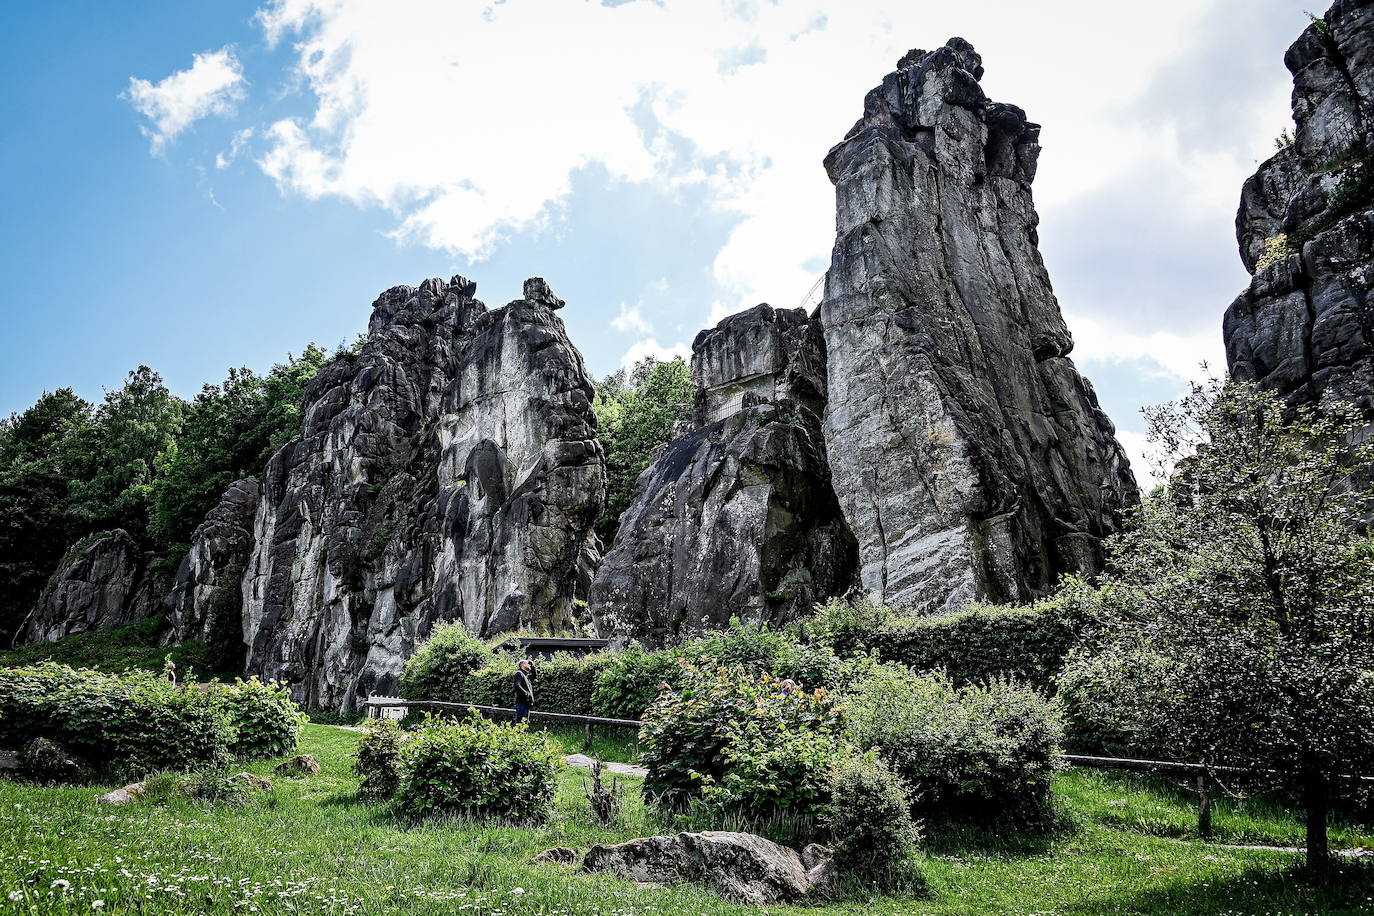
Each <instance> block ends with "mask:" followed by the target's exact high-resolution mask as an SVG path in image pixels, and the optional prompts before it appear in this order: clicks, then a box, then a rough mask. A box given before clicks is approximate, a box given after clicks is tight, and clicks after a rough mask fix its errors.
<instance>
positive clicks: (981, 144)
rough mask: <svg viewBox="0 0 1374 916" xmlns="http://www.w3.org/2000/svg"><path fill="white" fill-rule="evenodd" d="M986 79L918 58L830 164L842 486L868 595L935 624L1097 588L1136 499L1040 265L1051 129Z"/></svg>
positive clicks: (828, 425) (962, 50)
mask: <svg viewBox="0 0 1374 916" xmlns="http://www.w3.org/2000/svg"><path fill="white" fill-rule="evenodd" d="M982 73H983V67H982V60H981V58H980V57H979V55H978V54H977V53H976V52H975V51H974V49H973V47H972V46H971V45H970V44H969V43H968V42H966V41H964V40H962V39H959V38H955V39H951V40H950V41H949V42H948V43H947V44H946V45H945V46H944V47H941V48H937V49H936V50H935V51H933V52H926V51H912V52H910V53H908V54H907V55H906V56H905V57H903V58H902V59H901V61H899V62H898V67H897V69H896V71H894V72H893V73H891V74H889V75H888V76H887V77H886V78H884V80H883V82H882V85H880V86H878V87H877V88H876V89H874V90H872V91H871V92H870V93H869V94H868V96H867V98H866V99H865V101H864V113H863V117H862V118H861V119H860V120H859V121H858V123H857V124H855V125H854V127H853V128H852V129H851V130H850V131H849V133H848V135H846V137H845V139H844V140H843V142H841V143H840V144H839V145H838V146H836V147H835V148H834V149H832V150H831V151H830V153H829V155H828V156H827V157H826V160H825V166H826V170H827V172H828V173H829V176H830V180H831V182H832V183H833V184H834V185H835V195H836V229H837V239H836V242H835V248H834V252H833V254H832V258H831V264H830V270H829V273H828V274H827V278H826V288H825V296H824V299H823V301H822V303H821V306H820V309H819V314H820V322H821V325H822V327H823V329H824V333H825V347H826V357H827V387H828V391H829V395H828V401H827V406H826V411H825V441H826V448H827V450H828V454H829V464H830V472H831V477H832V480H833V484H834V489H835V492H836V494H837V495H838V497H839V502H840V505H841V507H842V509H843V512H844V517H845V519H846V520H847V521H848V523H849V527H850V529H851V530H852V531H853V533H854V536H855V537H856V538H857V540H858V550H859V562H860V575H861V578H862V582H863V586H864V588H865V589H866V590H867V591H868V592H870V593H871V594H872V595H873V596H874V597H875V598H877V599H878V600H881V601H885V602H888V603H891V604H896V605H901V606H906V607H910V608H913V609H916V610H919V611H928V612H938V611H942V610H954V609H958V608H960V607H962V606H963V605H964V604H966V603H967V602H968V601H970V600H973V599H983V600H989V601H1025V600H1027V599H1030V598H1034V597H1036V596H1039V595H1043V594H1045V593H1047V592H1048V591H1049V590H1051V588H1052V587H1053V586H1054V585H1055V583H1056V581H1057V580H1058V578H1059V577H1060V576H1061V575H1062V574H1064V573H1073V572H1084V573H1092V572H1095V571H1097V570H1098V569H1099V568H1100V567H1101V564H1102V550H1101V541H1102V539H1103V538H1104V537H1105V536H1107V535H1109V534H1111V533H1112V532H1113V531H1115V530H1116V528H1117V526H1118V516H1119V513H1120V511H1121V510H1122V509H1124V508H1125V507H1127V506H1129V505H1131V504H1132V503H1133V502H1134V501H1135V500H1136V498H1137V491H1136V484H1135V480H1134V478H1133V477H1132V475H1131V472H1130V469H1129V467H1128V463H1127V460H1126V457H1125V455H1124V453H1123V451H1122V449H1121V448H1120V446H1119V445H1118V443H1117V441H1116V438H1115V429H1114V427H1113V426H1112V424H1111V422H1110V421H1109V420H1108V418H1107V416H1106V414H1105V413H1104V412H1103V411H1102V409H1101V408H1100V406H1099V405H1098V401H1097V397H1096V395H1095V394H1094V392H1093V389H1092V386H1091V385H1090V384H1089V383H1088V381H1087V380H1086V379H1085V378H1083V376H1081V375H1080V374H1079V373H1078V371H1077V369H1076V368H1075V367H1074V364H1073V362H1072V360H1070V359H1069V353H1070V351H1071V350H1072V347H1073V341H1072V338H1071V337H1070V334H1069V331H1068V328H1067V327H1066V326H1065V324H1064V320H1063V317H1062V316H1061V314H1060V311H1059V306H1058V303H1057V301H1056V300H1055V297H1054V293H1053V291H1052V290H1051V287H1050V281H1049V277H1048V275H1047V274H1046V271H1045V265H1044V263H1043V261H1042V260H1041V257H1040V253H1039V251H1038V249H1037V247H1036V244H1037V235H1036V225H1037V222H1038V216H1037V215H1036V212H1035V207H1034V205H1033V203H1032V199H1031V182H1032V181H1033V180H1034V178H1035V170H1036V162H1037V158H1038V156H1039V153H1040V145H1039V139H1038V138H1039V126H1038V125H1036V124H1033V123H1031V122H1030V121H1028V120H1027V119H1026V116H1025V113H1024V112H1023V111H1022V110H1021V109H1019V108H1017V107H1015V106H1014V105H1007V104H1003V103H998V102H992V101H989V100H988V98H987V97H986V96H985V95H984V93H983V90H982V87H981V86H980V85H979V79H980V78H981V76H982Z"/></svg>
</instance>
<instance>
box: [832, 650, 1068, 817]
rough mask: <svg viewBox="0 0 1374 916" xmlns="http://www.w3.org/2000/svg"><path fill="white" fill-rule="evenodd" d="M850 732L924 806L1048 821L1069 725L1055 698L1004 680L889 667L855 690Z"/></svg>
mask: <svg viewBox="0 0 1374 916" xmlns="http://www.w3.org/2000/svg"><path fill="white" fill-rule="evenodd" d="M846 699H847V704H846V711H847V713H848V716H849V724H848V729H847V737H848V738H849V740H850V741H852V742H853V743H854V744H855V745H857V746H858V747H860V748H862V749H864V750H876V751H877V752H878V753H879V755H880V756H881V757H882V758H883V759H884V760H886V761H887V762H888V763H889V764H890V765H891V766H892V767H893V769H894V770H896V772H897V773H898V775H900V776H901V777H902V779H903V781H904V782H905V783H906V786H907V789H908V791H909V792H910V793H911V796H912V801H913V803H914V808H915V810H916V812H918V813H921V814H924V815H926V816H927V817H928V818H934V819H940V820H958V821H982V822H998V821H1001V822H1009V823H1013V824H1021V825H1032V824H1041V823H1044V821H1045V820H1046V818H1047V816H1048V815H1049V811H1050V781H1051V779H1052V778H1053V776H1054V771H1055V766H1056V761H1057V758H1058V754H1059V747H1060V742H1061V739H1062V733H1063V725H1062V723H1061V721H1060V716H1059V711H1058V709H1057V707H1056V706H1055V704H1054V703H1052V702H1051V701H1049V700H1047V699H1045V698H1044V697H1042V696H1041V695H1040V694H1038V693H1036V692H1035V691H1033V690H1031V689H1029V688H1027V687H1021V686H1018V685H1015V684H1011V683H1008V682H1006V681H996V680H994V681H992V682H990V683H988V684H986V685H971V686H965V687H955V686H954V684H953V683H952V682H951V681H950V680H949V678H948V677H946V676H944V674H942V673H938V672H937V673H936V674H934V675H929V676H927V675H921V674H916V673H914V672H912V671H911V670H909V669H907V668H903V667H901V666H900V665H883V666H882V667H881V668H879V669H878V670H876V671H875V672H874V673H873V675H872V677H870V678H869V679H868V680H867V681H866V682H865V683H863V684H862V685H860V686H859V687H857V688H856V689H854V690H853V691H852V692H851V693H850V694H849V695H848V696H847V697H846Z"/></svg>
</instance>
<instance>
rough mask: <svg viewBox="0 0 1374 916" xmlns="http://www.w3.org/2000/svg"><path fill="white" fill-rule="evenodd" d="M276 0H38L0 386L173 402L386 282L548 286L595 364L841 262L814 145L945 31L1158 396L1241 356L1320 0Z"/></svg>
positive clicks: (25, 85) (1, 74) (22, 27)
mask: <svg viewBox="0 0 1374 916" xmlns="http://www.w3.org/2000/svg"><path fill="white" fill-rule="evenodd" d="M1120 6H1121V7H1122V9H1120V10H1113V8H1112V7H1113V5H1104V4H1100V3H1086V2H1077V0H1053V2H1047V3H1043V4H1024V3H1012V2H1006V3H977V4H958V5H956V4H950V3H948V2H943V0H942V2H939V3H927V2H920V0H917V2H913V0H904V2H900V3H897V2H891V3H889V2H884V0H852V2H849V3H846V4H843V5H839V4H828V3H818V2H810V0H801V2H788V0H781V2H777V3H773V2H767V0H759V2H754V0H727V2H724V3H721V4H716V3H712V2H708V0H696V2H691V3H688V2H679V3H674V2H672V0H665V2H663V3H652V2H649V0H637V2H635V0H632V2H625V3H614V4H604V3H603V4H598V3H594V2H585V0H496V2H479V3H472V4H470V3H465V2H462V0H453V2H442V0H407V2H403V3H402V2H397V3H386V4H376V3H362V2H355V0H273V2H266V3H230V2H208V0H205V2H185V0H183V2H176V3H174V2H147V3H137V2H121V3H118V4H110V3H97V2H86V3H53V4H39V5H31V6H28V7H26V8H13V9H11V10H10V11H9V15H8V17H7V26H8V27H7V29H6V30H5V32H4V34H3V36H0V52H2V53H0V78H3V80H4V86H5V94H4V99H5V102H4V114H5V118H4V123H5V125H6V128H5V132H6V135H5V142H4V143H3V144H0V167H2V168H3V169H4V173H5V174H6V175H7V176H9V180H8V181H6V182H5V183H4V184H3V187H0V213H3V217H2V218H0V226H3V228H2V229H0V231H2V232H3V237H2V238H0V241H3V245H0V270H3V273H4V276H5V277H6V278H7V280H8V282H7V284H6V287H5V293H4V300H3V309H4V316H3V318H4V327H5V329H6V333H5V334H4V335H2V336H0V412H3V413H8V412H10V411H15V410H22V409H23V408H24V407H26V406H27V405H28V404H30V403H32V402H33V400H34V399H35V398H36V397H37V396H38V395H39V394H40V393H41V392H43V391H45V390H52V389H55V388H58V387H65V386H71V387H73V388H75V389H76V390H77V392H78V393H80V394H82V395H84V396H86V397H88V398H93V399H94V398H98V397H99V396H100V393H101V389H102V387H113V386H116V385H118V384H119V383H120V382H121V380H122V378H123V375H124V373H125V372H126V371H128V370H129V369H131V368H133V367H135V366H137V365H139V364H147V365H150V366H152V367H154V368H156V369H157V370H159V371H160V372H161V373H162V374H163V376H164V378H165V379H166V380H167V382H168V383H169V385H170V386H171V387H172V388H173V390H174V391H176V392H177V393H179V394H182V395H185V396H189V395H191V394H193V393H194V392H195V391H196V390H197V389H198V388H199V386H200V385H201V384H202V383H203V382H207V381H217V380H219V379H221V378H223V376H224V374H225V371H226V369H227V368H228V367H229V366H231V365H234V366H239V365H243V366H249V367H252V368H254V369H258V370H262V369H265V368H267V367H269V366H270V365H271V364H272V363H274V362H276V361H278V360H280V359H282V358H283V357H284V356H285V355H286V354H287V353H288V352H299V350H300V349H301V347H302V346H304V344H305V343H306V342H309V341H315V342H318V343H321V344H324V345H330V346H332V345H334V344H336V343H339V342H341V341H344V340H348V339H351V338H352V337H353V336H354V335H356V334H357V333H358V332H359V331H361V330H362V329H363V328H364V327H365V325H366V322H367V314H368V305H369V304H370V302H371V301H372V299H373V298H374V297H375V296H376V294H377V293H378V292H380V291H381V290H383V289H385V288H387V287H389V286H393V285H396V284H399V283H409V284H415V283H418V282H419V281H420V280H421V279H423V278H425V277H428V276H445V277H447V276H449V275H451V274H454V273H462V274H465V275H466V276H469V277H471V278H472V279H475V280H476V281H477V282H478V294H479V296H481V297H482V298H483V299H485V300H486V301H487V303H488V304H489V305H500V304H502V303H504V302H506V301H507V300H509V299H511V298H513V297H514V296H516V295H518V293H519V289H520V282H521V280H523V279H524V278H525V277H528V276H534V275H539V276H544V277H546V278H548V279H549V281H550V282H551V284H552V285H553V287H554V289H555V290H556V291H557V292H558V294H559V295H560V296H562V297H563V298H564V299H566V300H567V301H568V303H569V304H568V307H567V309H565V310H564V312H563V313H562V314H563V316H564V319H565V320H566V321H567V323H568V325H569V329H570V332H571V334H572V337H573V339H574V341H575V342H576V343H577V344H578V346H579V347H580V348H581V349H582V351H583V353H584V355H585V356H586V358H587V361H588V363H589V365H590V366H591V368H592V369H593V371H594V372H595V373H596V374H598V375H601V374H605V373H606V372H609V371H612V370H614V369H615V368H617V367H618V366H619V365H621V364H622V363H623V362H625V361H627V360H631V359H633V358H634V356H635V355H638V354H643V353H649V352H655V353H670V352H682V351H683V349H684V348H685V347H687V346H689V345H690V343H691V340H692V337H693V336H694V335H695V333H696V331H697V330H698V329H700V328H701V327H704V326H707V325H708V324H709V323H713V322H714V321H715V320H718V319H719V318H720V317H722V316H723V315H725V314H728V313H729V312H731V311H734V310H737V309H739V308H742V307H747V306H749V305H752V304H753V303H755V302H758V301H764V300H766V301H770V302H772V303H773V304H774V305H779V306H793V305H796V304H798V303H799V302H800V301H801V300H802V299H803V297H804V296H805V294H806V292H807V291H808V290H809V289H810V287H811V285H812V284H813V283H814V280H815V279H816V278H817V277H819V275H820V274H821V273H822V272H823V270H824V266H825V264H826V262H827V260H828V250H829V245H830V242H831V240H832V235H833V202H832V197H831V192H830V187H829V184H828V182H827V181H826V179H825V175H824V171H823V169H822V168H821V165H820V162H821V159H822V158H823V156H824V155H825V153H826V151H827V150H828V148H829V146H830V145H831V144H833V143H834V142H837V141H838V140H839V139H840V138H841V137H842V136H843V134H844V132H845V131H846V130H847V129H848V127H849V126H850V125H851V124H852V123H853V121H854V120H855V119H856V118H857V116H858V114H859V113H860V110H861V106H862V99H863V94H864V92H865V91H866V90H867V89H868V88H870V87H871V86H873V85H875V84H876V83H877V82H878V80H879V79H881V77H882V75H883V74H884V73H885V72H887V71H888V70H889V69H890V68H891V66H892V65H893V64H894V63H895V61H896V59H897V58H898V57H899V56H900V55H901V53H902V52H903V51H905V50H906V49H908V48H911V47H927V48H928V47H934V46H936V45H938V44H940V43H942V42H943V41H944V40H945V39H946V38H948V37H949V36H950V35H953V34H960V35H963V36H964V37H966V38H968V39H969V40H971V41H972V42H973V43H974V44H975V46H977V47H978V48H979V50H980V51H981V52H982V54H983V56H984V58H985V65H986V67H987V71H988V72H987V76H986V77H985V79H984V86H985V88H986V89H987V91H988V92H989V94H990V95H991V96H992V97H993V98H996V99H998V100H1001V101H1008V102H1012V103H1015V104H1018V105H1021V106H1022V107H1024V108H1025V109H1026V110H1027V112H1028V114H1029V115H1030V117H1031V118H1032V119H1034V120H1038V121H1040V122H1041V123H1042V124H1043V125H1044V131H1043V133H1042V142H1043V144H1044V146H1045V152H1044V154H1043V155H1042V159H1041V171H1040V175H1039V177H1038V178H1037V182H1036V189H1035V192H1036V197H1037V202H1038V205H1039V209H1040V212H1041V217H1042V226H1041V239H1042V249H1043V251H1044V253H1045V258H1046V262H1047V265H1048V267H1049V270H1050V275H1051V278H1052V280H1053V281H1054V284H1055V288H1056V291H1057V292H1058V294H1059V297H1060V301H1061V305H1062V307H1063V308H1064V311H1065V314H1066V316H1067V318H1068V320H1069V324H1070V328H1071V330H1073V331H1074V333H1075V337H1076V339H1077V341H1078V348H1077V350H1076V352H1075V358H1076V359H1077V361H1078V362H1079V364H1080V366H1081V367H1082V368H1083V369H1084V371H1085V372H1086V374H1088V375H1089V377H1090V378H1092V379H1093V381H1094V383H1095V384H1096V386H1097V389H1098V391H1099V394H1100V395H1101V397H1102V400H1103V402H1104V404H1105V405H1106V406H1107V408H1108V410H1109V412H1110V413H1111V415H1112V417H1113V419H1114V420H1116V422H1117V424H1118V426H1119V427H1121V428H1122V430H1123V439H1125V440H1127V441H1126V444H1127V446H1128V449H1130V450H1131V451H1133V452H1136V453H1138V451H1139V448H1140V438H1139V435H1140V433H1141V431H1142V430H1143V424H1142V423H1141V421H1140V419H1139V417H1138V409H1139V407H1140V406H1141V405H1142V404H1149V403H1154V402H1157V401H1160V400H1163V399H1166V398H1168V397H1171V396H1173V395H1175V394H1176V393H1177V392H1179V391H1180V390H1181V388H1182V386H1183V385H1184V384H1185V381H1186V378H1187V377H1188V376H1189V375H1195V374H1196V365H1197V362H1198V361H1199V360H1200V359H1203V358H1208V359H1211V360H1213V361H1216V360H1217V359H1219V357H1220V354H1221V350H1220V318H1221V314H1222V311H1223V310H1224V309H1225V307H1226V305H1227V304H1228V303H1229V301H1230V300H1231V298H1232V297H1233V296H1234V295H1235V294H1236V293H1237V292H1238V291H1239V290H1240V288H1241V287H1242V286H1243V285H1244V283H1245V281H1246V277H1245V274H1244V271H1243V270H1242V269H1241V268H1240V265H1239V262H1238V260H1237V258H1236V255H1235V243H1234V237H1233V234H1232V228H1231V222H1232V219H1233V216H1234V210H1235V202H1236V199H1237V196H1238V193H1239V187H1240V181H1241V180H1242V179H1243V178H1244V176H1245V175H1247V174H1249V172H1250V171H1252V170H1253V168H1254V166H1255V164H1256V162H1257V161H1258V160H1260V159H1262V158H1264V157H1266V156H1267V155H1269V153H1270V152H1271V151H1272V149H1271V143H1270V141H1271V138H1272V137H1273V136H1274V135H1276V134H1277V133H1278V132H1279V130H1280V129H1282V128H1283V127H1284V126H1285V125H1286V124H1287V123H1288V119H1287V115H1286V107H1287V93H1288V89H1289V85H1290V84H1289V78H1288V74H1287V73H1286V71H1285V70H1284V68H1283V66H1282V54H1283V50H1284V48H1285V47H1286V46H1287V44H1288V43H1289V42H1290V41H1291V40H1292V39H1293V38H1294V37H1295V36H1296V35H1297V33H1298V32H1299V31H1300V30H1301V28H1302V27H1303V25H1304V24H1305V22H1306V17H1305V15H1304V14H1303V11H1302V10H1303V5H1302V3H1300V2H1299V3H1292V2H1280V0H1251V2H1246V3H1241V2H1238V0H1213V2H1210V3H1209V2H1197V0H1189V2H1184V0H1161V2H1160V3H1158V4H1155V5H1153V6H1152V7H1151V8H1150V9H1148V10H1141V9H1130V10H1128V9H1126V8H1125V6H1126V5H1120Z"/></svg>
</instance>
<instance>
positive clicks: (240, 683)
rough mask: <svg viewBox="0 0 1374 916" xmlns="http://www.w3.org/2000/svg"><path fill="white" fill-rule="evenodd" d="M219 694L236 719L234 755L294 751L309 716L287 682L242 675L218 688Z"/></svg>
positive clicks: (256, 756)
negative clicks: (246, 677)
mask: <svg viewBox="0 0 1374 916" xmlns="http://www.w3.org/2000/svg"><path fill="white" fill-rule="evenodd" d="M218 697H219V701H220V705H221V706H222V707H223V709H224V711H225V712H226V713H228V715H229V718H230V720H231V721H232V722H233V723H234V727H235V735H234V742H233V744H232V745H231V746H230V750H231V751H232V752H233V754H234V756H236V757H242V758H246V759H259V758H267V757H285V756H286V755H287V754H291V753H294V752H295V750H296V743H297V741H298V740H299V739H300V734H301V727H302V726H304V725H305V722H306V716H305V713H303V712H301V710H300V707H298V706H297V705H296V704H295V702H294V701H293V700H292V699H291V694H290V692H289V691H288V690H287V689H286V688H285V687H284V686H282V685H279V684H265V683H263V682H262V681H260V680H258V679H257V678H256V677H253V678H249V679H248V680H246V681H245V680H241V679H240V680H236V681H235V682H234V683H233V684H232V685H228V686H225V687H221V688H219V690H218Z"/></svg>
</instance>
